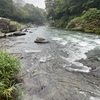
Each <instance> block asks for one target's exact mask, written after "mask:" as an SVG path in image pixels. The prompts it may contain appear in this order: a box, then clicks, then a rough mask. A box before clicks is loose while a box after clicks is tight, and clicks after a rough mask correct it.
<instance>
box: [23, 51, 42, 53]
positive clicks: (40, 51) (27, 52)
mask: <svg viewBox="0 0 100 100" xmlns="http://www.w3.org/2000/svg"><path fill="white" fill-rule="evenodd" d="M24 52H26V53H38V52H41V50H25V51H24Z"/></svg>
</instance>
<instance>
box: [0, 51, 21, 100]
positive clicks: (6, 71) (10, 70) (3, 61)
mask: <svg viewBox="0 0 100 100" xmlns="http://www.w3.org/2000/svg"><path fill="white" fill-rule="evenodd" d="M19 71H20V63H19V60H18V59H17V58H15V57H13V56H12V55H10V54H8V53H7V52H6V51H5V50H0V100H14V99H13V91H14V90H16V82H15V80H16V77H17V74H18V72H19Z"/></svg>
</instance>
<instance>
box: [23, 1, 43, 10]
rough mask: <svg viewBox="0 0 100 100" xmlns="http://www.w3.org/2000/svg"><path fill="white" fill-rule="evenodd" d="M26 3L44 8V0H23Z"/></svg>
mask: <svg viewBox="0 0 100 100" xmlns="http://www.w3.org/2000/svg"><path fill="white" fill-rule="evenodd" d="M24 1H25V2H26V3H31V4H34V6H36V7H37V6H38V7H39V8H43V9H44V8H45V2H44V1H45V0H24Z"/></svg>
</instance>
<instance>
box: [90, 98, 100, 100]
mask: <svg viewBox="0 0 100 100" xmlns="http://www.w3.org/2000/svg"><path fill="white" fill-rule="evenodd" d="M89 100H100V98H95V97H90V98H89Z"/></svg>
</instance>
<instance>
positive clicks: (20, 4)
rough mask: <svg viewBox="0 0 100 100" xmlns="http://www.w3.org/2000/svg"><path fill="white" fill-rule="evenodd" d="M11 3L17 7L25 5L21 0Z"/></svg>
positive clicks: (14, 0)
mask: <svg viewBox="0 0 100 100" xmlns="http://www.w3.org/2000/svg"><path fill="white" fill-rule="evenodd" d="M13 2H14V3H15V4H16V5H18V6H24V5H25V4H26V3H25V2H24V1H23V0H13Z"/></svg>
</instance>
